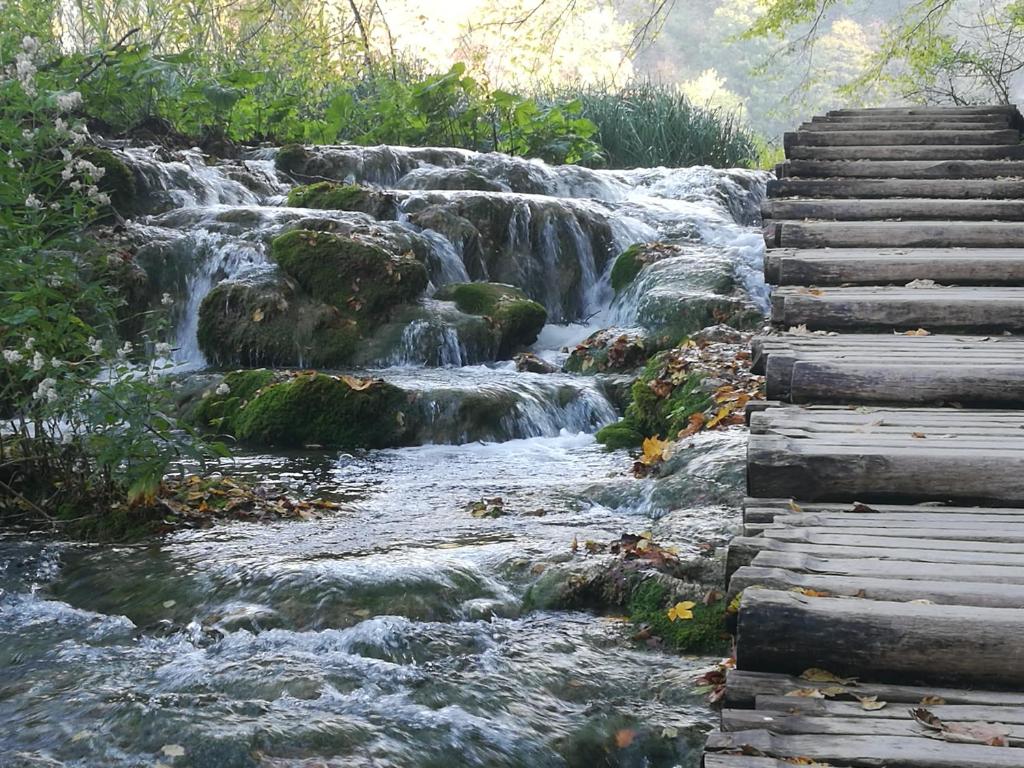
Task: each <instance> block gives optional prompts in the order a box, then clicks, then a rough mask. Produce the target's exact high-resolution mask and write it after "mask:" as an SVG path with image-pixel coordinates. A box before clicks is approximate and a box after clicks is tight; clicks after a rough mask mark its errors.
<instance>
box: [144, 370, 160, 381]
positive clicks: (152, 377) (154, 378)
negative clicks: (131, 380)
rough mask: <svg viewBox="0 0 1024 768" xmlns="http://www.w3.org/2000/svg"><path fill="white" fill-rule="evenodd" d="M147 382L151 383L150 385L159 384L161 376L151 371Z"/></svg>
mask: <svg viewBox="0 0 1024 768" xmlns="http://www.w3.org/2000/svg"><path fill="white" fill-rule="evenodd" d="M146 381H147V382H149V383H150V384H159V383H160V374H158V373H157V372H156V371H150V372H149V376H147V377H146Z"/></svg>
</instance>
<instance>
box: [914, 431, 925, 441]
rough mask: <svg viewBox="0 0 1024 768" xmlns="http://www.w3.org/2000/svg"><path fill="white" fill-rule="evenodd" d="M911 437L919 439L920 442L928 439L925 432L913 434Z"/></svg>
mask: <svg viewBox="0 0 1024 768" xmlns="http://www.w3.org/2000/svg"><path fill="white" fill-rule="evenodd" d="M910 436H911V437H914V438H917V439H918V440H923V439H925V438H926V437H928V435H926V434H925V433H924V432H911V433H910Z"/></svg>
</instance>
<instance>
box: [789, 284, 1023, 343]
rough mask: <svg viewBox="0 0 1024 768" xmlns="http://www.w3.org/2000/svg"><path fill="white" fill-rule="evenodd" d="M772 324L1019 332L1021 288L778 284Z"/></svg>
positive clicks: (810, 327) (947, 331)
mask: <svg viewBox="0 0 1024 768" xmlns="http://www.w3.org/2000/svg"><path fill="white" fill-rule="evenodd" d="M772 322H773V323H774V324H775V325H776V326H782V327H784V328H792V327H796V326H801V325H805V326H807V328H809V329H812V330H816V329H824V330H836V331H859V332H866V331H879V330H883V331H891V330H894V329H895V330H903V329H907V330H915V329H918V328H925V329H927V330H929V331H931V332H933V333H934V332H944V333H949V332H959V331H964V332H970V333H978V334H984V333H988V332H1001V331H1003V330H1010V331H1020V330H1024V288H1012V287H1011V288H980V287H978V288H974V287H969V288H960V287H955V288H953V287H942V288H920V289H905V288H896V287H878V288H871V289H867V288H858V287H853V288H843V287H839V288H823V289H820V290H817V291H813V292H812V291H810V290H806V289H800V288H791V287H783V288H779V289H778V290H776V291H775V292H774V294H773V295H772Z"/></svg>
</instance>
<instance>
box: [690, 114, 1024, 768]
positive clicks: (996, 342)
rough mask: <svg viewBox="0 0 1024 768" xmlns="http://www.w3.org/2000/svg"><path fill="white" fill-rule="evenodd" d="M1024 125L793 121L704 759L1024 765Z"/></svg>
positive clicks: (1000, 118)
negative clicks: (728, 642) (718, 713)
mask: <svg viewBox="0 0 1024 768" xmlns="http://www.w3.org/2000/svg"><path fill="white" fill-rule="evenodd" d="M1022 128H1024V118H1022V117H1021V115H1020V113H1018V111H1017V110H1016V108H1015V107H1003V106H997V107H970V108H952V107H947V108H920V109H905V108H894V109H874V110H840V111H836V112H830V113H829V114H828V115H826V116H823V117H815V118H814V119H813V120H812V121H811V122H809V123H804V124H803V125H802V126H801V127H800V130H799V131H796V132H794V133H791V134H787V135H786V137H785V147H786V154H787V158H788V160H787V162H785V163H784V164H782V165H781V166H779V168H778V174H777V175H778V179H777V180H776V181H773V182H771V183H770V184H769V199H768V200H767V202H766V203H765V205H764V210H763V213H764V217H765V239H766V242H767V244H768V247H769V252H768V255H767V258H766V262H765V275H766V278H767V280H768V281H769V282H771V283H773V284H775V285H776V288H775V291H774V295H773V303H772V324H773V328H774V330H773V331H772V333H770V334H767V335H764V336H762V337H760V338H758V339H756V340H755V341H754V348H753V354H754V366H755V370H756V371H758V372H759V373H763V374H764V375H765V376H766V379H767V396H768V404H767V405H763V404H762V405H759V406H758V407H757V408H754V409H751V412H750V431H751V434H750V439H749V447H748V458H747V482H748V493H749V495H750V498H749V499H748V500H747V502H746V504H745V510H744V531H743V535H742V536H740V537H738V538H736V539H734V540H733V542H732V543H731V545H730V549H729V556H728V566H727V573H728V577H729V594H730V598H731V597H733V596H735V595H737V594H740V593H742V597H741V600H740V607H739V613H738V617H737V629H736V669H735V670H733V671H731V672H729V674H728V676H727V683H726V689H725V699H724V708H723V711H722V722H721V728H720V730H719V731H716V732H714V733H712V734H711V735H710V736H709V739H708V742H707V746H706V749H705V753H704V758H703V759H704V765H705V766H706V768H783V767H784V766H791V765H816V766H836V767H839V766H844V767H849V766H872V767H874V768H879V767H883V766H886V767H888V768H992V767H995V766H1004V767H1007V768H1009V767H1010V766H1013V767H1014V768H1024V336H1021V335H1015V334H1020V333H1021V332H1022V331H1024V144H1022V143H1021V133H1020V131H1021V129H1022Z"/></svg>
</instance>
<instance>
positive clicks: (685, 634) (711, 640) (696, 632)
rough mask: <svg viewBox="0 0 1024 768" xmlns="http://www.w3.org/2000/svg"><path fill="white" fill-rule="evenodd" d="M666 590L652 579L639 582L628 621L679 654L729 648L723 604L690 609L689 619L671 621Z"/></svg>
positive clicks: (722, 601) (630, 604)
mask: <svg viewBox="0 0 1024 768" xmlns="http://www.w3.org/2000/svg"><path fill="white" fill-rule="evenodd" d="M670 603H671V599H670V596H669V594H668V590H667V589H666V588H665V587H664V585H662V584H661V583H659V582H658V581H656V580H654V579H648V580H647V581H645V582H643V583H642V584H641V585H640V586H639V587H637V588H636V590H635V591H634V592H633V596H632V598H631V599H630V601H629V618H630V621H632V622H633V623H634V624H643V625H646V627H647V628H648V629H649V631H650V633H651V634H652V635H653V636H655V637H659V638H661V640H662V642H663V643H664V644H665V646H666V647H667V648H670V649H672V650H674V651H679V652H681V653H718V654H721V653H722V652H724V651H725V650H726V649H727V648H728V645H729V635H728V632H727V631H726V626H725V609H726V605H725V601H724V600H719V601H717V602H714V603H711V604H710V605H702V604H697V605H695V606H694V607H693V609H692V612H693V618H691V619H677V620H675V621H672V620H671V619H670V618H669V615H668V611H669V608H670V607H671V605H670Z"/></svg>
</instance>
